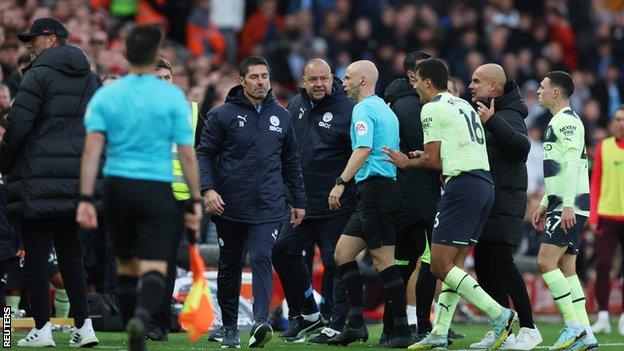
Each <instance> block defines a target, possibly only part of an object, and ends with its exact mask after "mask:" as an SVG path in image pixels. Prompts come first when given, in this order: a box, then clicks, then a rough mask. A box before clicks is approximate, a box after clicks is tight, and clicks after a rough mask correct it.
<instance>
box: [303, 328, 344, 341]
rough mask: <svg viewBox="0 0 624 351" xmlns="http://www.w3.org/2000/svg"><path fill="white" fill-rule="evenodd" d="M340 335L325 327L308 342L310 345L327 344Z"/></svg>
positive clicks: (338, 332)
mask: <svg viewBox="0 0 624 351" xmlns="http://www.w3.org/2000/svg"><path fill="white" fill-rule="evenodd" d="M338 335H340V331H338V330H336V329H332V328H330V327H325V328H323V330H321V331H320V333H318V334H317V335H316V336H314V337H313V338H312V339H310V340H308V344H327V341H328V340H330V339H332V338H335V337H336V336H338Z"/></svg>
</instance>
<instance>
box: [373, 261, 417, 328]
mask: <svg viewBox="0 0 624 351" xmlns="http://www.w3.org/2000/svg"><path fill="white" fill-rule="evenodd" d="M379 278H381V282H382V283H383V286H384V295H385V301H386V303H387V304H388V305H389V306H390V310H391V311H392V317H393V323H394V335H401V336H405V335H410V330H409V326H408V325H407V315H406V313H405V308H406V302H405V284H404V283H403V278H402V277H401V272H400V271H399V268H398V267H397V266H395V265H392V266H390V267H388V268H386V269H384V270H383V271H381V272H379Z"/></svg>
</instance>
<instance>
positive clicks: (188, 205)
mask: <svg viewBox="0 0 624 351" xmlns="http://www.w3.org/2000/svg"><path fill="white" fill-rule="evenodd" d="M199 203H201V199H193V198H190V199H188V200H186V201H184V212H186V213H195V204H199Z"/></svg>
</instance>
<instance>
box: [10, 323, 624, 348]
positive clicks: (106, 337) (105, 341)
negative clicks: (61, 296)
mask: <svg viewBox="0 0 624 351" xmlns="http://www.w3.org/2000/svg"><path fill="white" fill-rule="evenodd" d="M612 327H613V333H612V334H609V335H598V341H599V342H600V344H601V345H600V350H624V336H621V335H619V334H618V333H617V323H612ZM454 328H455V330H457V331H458V332H460V333H462V334H466V335H467V338H465V339H460V340H455V341H454V343H453V345H452V346H451V347H450V349H452V350H462V349H468V348H469V346H470V344H471V343H473V342H476V341H478V340H479V339H481V337H482V336H483V335H484V334H485V333H486V332H487V331H488V330H489V325H486V324H475V325H466V324H457V325H454ZM538 328H539V329H540V331H541V333H542V337H543V338H544V342H543V343H542V345H540V346H539V347H538V349H542V350H544V349H547V346H548V345H550V344H551V343H552V342H554V340H555V338H556V336H557V335H558V332H559V329H560V328H561V325H560V324H555V323H538ZM369 332H370V335H371V337H370V339H369V342H368V343H366V344H352V345H350V346H349V347H348V348H347V349H348V350H368V349H369V347H370V346H371V345H373V344H376V343H377V341H378V340H379V334H380V333H381V327H380V326H379V325H374V326H369ZM516 332H517V328H516ZM24 335H25V333H13V334H12V342H13V345H14V346H15V345H16V343H17V340H18V339H20V338H22V337H24ZM69 336H70V334H69V333H60V332H59V333H57V332H55V333H54V340H55V341H56V345H57V347H56V348H55V350H75V349H70V348H69V346H68V343H69ZM98 337H99V339H100V346H98V347H97V349H100V350H114V351H117V350H126V344H125V341H126V335H125V334H123V333H103V332H100V333H98ZM248 339H249V333H248V332H241V343H242V345H243V346H242V348H247V347H246V346H247V340H248ZM205 340H206V339H205V338H202V339H201V340H200V341H199V342H197V343H191V342H189V341H188V338H187V337H186V334H183V333H175V334H169V341H167V342H152V341H149V342H148V343H147V348H148V350H172V351H177V350H216V349H219V344H218V343H208V342H206V341H205ZM265 349H269V350H284V351H286V350H288V351H290V350H293V351H298V350H301V351H308V350H310V351H311V350H327V349H334V347H328V346H319V345H307V344H292V343H285V342H283V341H282V340H281V339H280V338H279V337H278V333H275V335H274V336H273V340H271V342H270V343H269V344H268V345H267V346H266V348H265ZM335 349H336V350H341V349H343V348H335Z"/></svg>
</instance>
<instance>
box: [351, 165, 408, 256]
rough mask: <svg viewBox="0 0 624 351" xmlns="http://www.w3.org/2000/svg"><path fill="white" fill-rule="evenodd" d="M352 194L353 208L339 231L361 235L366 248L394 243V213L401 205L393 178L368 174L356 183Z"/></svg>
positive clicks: (356, 235) (399, 195)
mask: <svg viewBox="0 0 624 351" xmlns="http://www.w3.org/2000/svg"><path fill="white" fill-rule="evenodd" d="M356 195H357V210H356V211H355V213H353V215H352V216H351V219H349V222H348V223H347V225H346V227H345V229H344V230H343V234H344V235H348V236H355V237H359V238H362V239H363V240H364V241H365V242H366V245H367V246H368V248H369V249H377V248H380V247H382V246H388V245H394V244H395V226H396V216H397V214H398V212H399V208H400V206H401V193H400V190H399V186H398V185H397V182H396V181H394V180H392V179H390V178H386V177H371V178H368V179H365V180H363V181H361V182H359V183H357V185H356Z"/></svg>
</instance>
